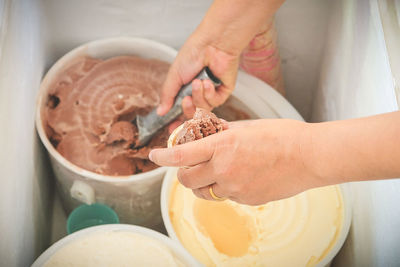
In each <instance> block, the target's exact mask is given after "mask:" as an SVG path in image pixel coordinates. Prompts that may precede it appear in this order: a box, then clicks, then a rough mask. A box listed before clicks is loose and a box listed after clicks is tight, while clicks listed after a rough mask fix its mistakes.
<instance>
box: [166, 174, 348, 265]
mask: <svg viewBox="0 0 400 267" xmlns="http://www.w3.org/2000/svg"><path fill="white" fill-rule="evenodd" d="M169 215H170V218H171V223H172V225H173V228H174V231H175V233H176V234H177V237H178V238H179V240H180V241H181V243H182V244H183V245H184V247H185V248H186V249H187V250H188V251H189V252H190V253H191V254H192V255H193V256H194V257H196V258H197V259H198V260H199V261H200V262H202V263H203V264H205V265H206V266H279V267H285V266H288V267H289V266H290V267H291V266H315V265H316V264H317V263H318V262H319V261H321V259H322V258H324V257H325V256H326V255H327V253H328V252H329V251H330V250H331V249H332V247H333V246H334V245H335V243H336V242H337V240H338V236H339V233H340V232H341V229H342V225H343V218H344V208H343V199H342V195H341V192H340V190H339V187H337V186H329V187H323V188H318V189H313V190H309V191H306V192H304V193H302V194H299V195H297V196H294V197H292V198H289V199H285V200H280V201H274V202H270V203H268V204H265V205H261V206H247V205H240V204H238V203H235V202H233V201H229V200H226V201H223V202H215V201H207V200H203V199H199V198H196V197H195V196H194V194H193V193H192V191H191V190H190V189H187V188H185V187H183V186H182V185H181V184H179V183H178V181H177V180H176V181H175V182H174V184H173V186H172V190H171V197H170V203H169Z"/></svg>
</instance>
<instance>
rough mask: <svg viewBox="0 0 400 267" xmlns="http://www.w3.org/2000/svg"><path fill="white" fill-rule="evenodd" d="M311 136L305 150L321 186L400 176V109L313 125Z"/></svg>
mask: <svg viewBox="0 0 400 267" xmlns="http://www.w3.org/2000/svg"><path fill="white" fill-rule="evenodd" d="M309 136H310V138H309V139H308V141H307V142H309V143H310V144H311V145H310V146H309V149H308V151H303V153H305V154H309V155H312V156H311V157H309V159H311V162H310V161H308V165H311V168H313V170H314V171H315V172H316V174H317V177H319V179H320V182H322V185H323V184H336V183H342V182H350V181H363V180H376V179H389V178H397V177H400V111H397V112H392V113H388V114H383V115H377V116H372V117H366V118H361V119H352V120H343V121H334V122H326V123H318V124H311V125H310V135H309ZM303 147H304V146H303ZM305 150H307V149H305Z"/></svg>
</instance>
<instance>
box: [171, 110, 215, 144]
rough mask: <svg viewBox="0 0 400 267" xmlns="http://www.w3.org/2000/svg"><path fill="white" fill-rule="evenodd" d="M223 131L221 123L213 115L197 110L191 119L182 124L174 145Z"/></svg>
mask: <svg viewBox="0 0 400 267" xmlns="http://www.w3.org/2000/svg"><path fill="white" fill-rule="evenodd" d="M222 130H223V125H222V121H221V120H220V119H219V118H218V117H217V116H215V114H214V113H212V112H210V111H207V110H205V109H201V108H197V109H196V113H195V114H194V116H193V119H191V120H188V121H186V122H185V123H184V125H183V129H182V130H181V131H180V132H179V133H178V134H177V137H176V142H175V144H177V145H180V144H184V143H188V142H191V141H194V140H198V139H201V138H203V137H207V136H209V135H212V134H215V133H218V132H221V131H222Z"/></svg>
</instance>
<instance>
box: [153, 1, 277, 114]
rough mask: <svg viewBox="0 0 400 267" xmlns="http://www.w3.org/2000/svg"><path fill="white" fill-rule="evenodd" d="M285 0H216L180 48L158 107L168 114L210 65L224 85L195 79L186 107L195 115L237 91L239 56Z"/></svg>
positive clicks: (187, 110) (188, 111)
mask: <svg viewBox="0 0 400 267" xmlns="http://www.w3.org/2000/svg"><path fill="white" fill-rule="evenodd" d="M282 2H283V0H237V1H230V0H215V1H214V2H213V4H212V5H211V7H210V9H209V10H208V11H207V14H206V15H205V17H204V19H203V21H202V22H201V24H200V25H199V26H198V27H197V29H196V31H195V32H194V33H193V34H192V35H191V36H190V37H189V39H188V40H187V41H186V42H185V44H184V45H183V46H182V48H181V49H180V51H179V53H178V56H177V57H176V59H175V61H174V62H173V64H172V65H171V68H170V70H169V72H168V75H167V78H166V81H165V83H164V86H163V88H162V92H161V102H160V106H159V108H158V110H157V112H158V114H159V115H165V114H166V113H167V112H168V110H169V109H170V108H171V106H172V104H173V102H174V99H175V96H176V94H177V93H178V91H179V89H180V88H181V87H182V85H184V84H187V83H188V82H190V81H191V79H193V77H195V76H196V75H197V74H198V73H199V72H200V71H201V70H202V69H203V68H204V67H205V66H208V67H209V68H210V70H211V71H212V72H213V74H214V75H215V76H217V77H218V78H219V79H220V80H221V81H222V83H223V84H222V85H221V86H219V87H218V88H214V87H213V86H212V83H211V82H209V81H204V82H201V81H199V80H195V81H193V97H186V98H185V99H184V100H183V102H182V108H183V111H184V113H185V115H187V117H191V116H192V115H193V113H194V110H195V106H196V107H201V108H205V109H208V110H211V109H212V108H213V107H216V106H219V105H221V104H222V103H224V101H225V100H226V99H227V98H228V96H229V95H230V93H231V92H232V91H233V89H234V86H235V82H236V76H237V71H238V65H239V56H240V53H241V52H242V51H243V49H244V48H245V47H246V46H247V44H248V43H249V42H250V40H251V39H252V38H253V37H254V36H255V34H256V33H257V32H258V31H259V30H260V29H261V28H262V27H263V26H264V25H265V22H266V21H268V20H271V18H272V16H273V15H274V14H275V12H276V10H277V9H278V8H279V6H280V5H281V4H282Z"/></svg>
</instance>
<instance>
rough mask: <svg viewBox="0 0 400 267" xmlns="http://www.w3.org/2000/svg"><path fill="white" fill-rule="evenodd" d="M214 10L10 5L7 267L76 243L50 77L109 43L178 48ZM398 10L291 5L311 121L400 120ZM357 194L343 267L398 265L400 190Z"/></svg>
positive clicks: (285, 55) (2, 116)
mask: <svg viewBox="0 0 400 267" xmlns="http://www.w3.org/2000/svg"><path fill="white" fill-rule="evenodd" d="M210 3H211V1H209V0H207V1H180V0H174V1H166V0H153V1H129V0H114V1H111V0H102V1H96V0H87V1H78V0H71V1H62V0H51V1H50V0H36V1H24V0H0V123H1V125H2V128H1V129H2V133H1V136H2V138H1V139H0V147H1V149H0V169H1V178H2V182H1V186H0V233H1V241H0V258H1V262H2V263H1V265H2V266H28V265H30V264H31V263H32V262H33V261H34V260H35V259H36V258H37V257H38V256H39V255H40V253H42V252H43V251H44V250H45V249H46V248H47V247H49V246H50V245H51V244H52V243H53V242H55V241H56V240H58V239H60V238H61V237H63V236H64V235H65V234H66V233H65V220H66V214H65V213H64V211H63V210H62V209H61V207H60V203H59V199H58V196H57V194H56V192H55V188H54V181H53V177H52V173H51V170H50V168H49V162H48V157H47V156H46V153H45V149H44V148H43V146H42V144H41V143H40V140H39V139H38V136H37V133H36V131H35V126H34V118H35V115H34V113H35V101H36V94H37V92H38V88H39V85H40V82H41V79H42V77H43V75H44V74H45V73H46V71H47V70H48V69H49V68H50V66H51V65H52V64H53V63H54V62H55V61H56V60H57V59H58V58H60V57H61V56H62V55H64V54H65V53H67V52H68V51H70V50H71V49H73V48H74V47H77V46H79V45H81V44H82V43H85V42H88V41H91V40H96V39H100V38H107V37H116V36H136V37H143V38H148V39H152V40H155V41H159V42H162V43H165V44H167V45H169V46H171V47H173V48H175V49H179V47H180V46H181V45H182V44H183V43H184V41H185V39H186V38H187V37H188V36H189V35H190V34H191V32H192V31H193V30H194V29H195V27H196V25H197V24H198V23H199V22H200V21H201V19H202V16H203V14H204V13H205V12H206V10H207V8H208V7H209V5H210ZM399 10H400V3H399V1H389V0H388V1H378V0H369V1H368V0H367V1H364V0H339V1H329V0H287V1H286V2H285V3H284V5H283V6H282V7H281V8H280V10H279V11H278V13H277V15H276V25H277V31H278V36H279V49H280V54H281V60H282V66H283V75H284V80H285V88H286V91H287V99H288V100H289V101H290V102H291V103H292V105H293V106H294V107H295V108H296V109H297V110H298V111H299V112H300V113H301V115H302V116H303V117H304V118H305V120H307V121H312V122H319V121H326V120H337V119H347V118H354V117H361V116H368V115H373V114H379V113H384V112H390V111H394V110H397V109H398V102H397V100H398V94H399V91H398V83H399V81H400V79H399V74H400V73H399V69H400V68H399V60H398V58H399V57H398V55H399V48H400V45H399V38H398V36H400V34H398V33H399V32H400V31H399V24H400V20H399V19H398V18H399V17H400V16H399V15H400V12H399ZM396 55H397V56H396ZM396 82H397V83H396ZM348 186H349V188H350V192H351V195H352V198H353V218H352V226H351V229H350V233H349V236H348V239H347V241H346V243H345V245H344V247H343V248H342V250H341V251H340V253H339V255H338V256H337V257H336V258H335V260H334V262H333V266H399V265H400V254H399V253H398V248H399V244H400V229H399V227H398V226H399V225H400V205H398V203H400V181H399V180H391V181H381V182H364V183H353V184H349V185H348Z"/></svg>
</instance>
